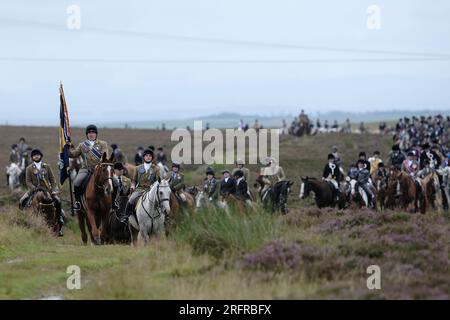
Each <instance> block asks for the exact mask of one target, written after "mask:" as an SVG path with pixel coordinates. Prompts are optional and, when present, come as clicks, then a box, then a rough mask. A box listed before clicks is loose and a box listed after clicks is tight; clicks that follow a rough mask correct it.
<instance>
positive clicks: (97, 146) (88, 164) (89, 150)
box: [69, 124, 108, 210]
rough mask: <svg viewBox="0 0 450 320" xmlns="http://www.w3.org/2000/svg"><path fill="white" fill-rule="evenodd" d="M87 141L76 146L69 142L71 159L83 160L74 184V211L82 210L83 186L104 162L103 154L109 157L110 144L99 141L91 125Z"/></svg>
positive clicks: (94, 127) (93, 126)
mask: <svg viewBox="0 0 450 320" xmlns="http://www.w3.org/2000/svg"><path fill="white" fill-rule="evenodd" d="M85 134H86V140H84V141H83V142H80V144H79V145H78V146H77V147H76V148H75V146H74V145H73V144H72V143H71V142H69V145H70V149H69V157H70V158H78V157H80V158H81V169H80V170H79V171H78V174H77V176H76V177H75V180H74V182H73V185H74V193H75V204H74V210H80V209H81V196H82V194H83V186H84V184H85V182H86V180H87V179H88V178H89V176H90V173H91V172H92V170H93V169H94V167H95V166H96V165H97V164H99V163H100V162H101V161H102V156H103V153H105V152H106V156H107V157H108V144H107V143H106V142H105V141H102V140H99V139H98V129H97V127H96V126H95V125H93V124H90V125H88V126H87V127H86V131H85Z"/></svg>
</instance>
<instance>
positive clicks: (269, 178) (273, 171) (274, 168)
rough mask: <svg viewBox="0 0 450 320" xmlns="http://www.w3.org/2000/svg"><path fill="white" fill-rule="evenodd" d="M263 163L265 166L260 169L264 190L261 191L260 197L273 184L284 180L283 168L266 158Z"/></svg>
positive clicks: (273, 160) (272, 159)
mask: <svg viewBox="0 0 450 320" xmlns="http://www.w3.org/2000/svg"><path fill="white" fill-rule="evenodd" d="M265 161H266V166H265V167H263V168H261V176H262V181H263V182H264V188H263V189H262V190H261V194H262V195H264V194H265V192H266V191H267V190H268V189H269V188H270V187H273V186H274V185H275V183H277V182H280V181H284V180H286V175H285V174H284V170H283V168H282V167H280V166H278V165H277V164H276V161H275V159H274V158H271V157H267V158H266V159H265Z"/></svg>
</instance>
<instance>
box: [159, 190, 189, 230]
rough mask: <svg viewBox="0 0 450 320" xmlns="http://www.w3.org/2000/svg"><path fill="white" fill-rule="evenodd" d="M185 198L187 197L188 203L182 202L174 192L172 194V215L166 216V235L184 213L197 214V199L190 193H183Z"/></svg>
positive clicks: (170, 202)
mask: <svg viewBox="0 0 450 320" xmlns="http://www.w3.org/2000/svg"><path fill="white" fill-rule="evenodd" d="M183 194H184V196H185V197H186V202H181V201H180V200H179V199H178V198H177V196H176V195H175V193H174V192H172V193H171V194H170V201H169V205H170V214H168V215H167V216H166V219H165V223H166V227H169V228H166V235H167V234H168V231H169V229H170V227H172V226H174V224H175V221H176V220H177V219H178V218H179V217H180V215H181V214H182V213H185V214H188V215H192V214H193V213H194V212H195V208H196V206H195V199H194V196H192V194H190V193H189V192H183Z"/></svg>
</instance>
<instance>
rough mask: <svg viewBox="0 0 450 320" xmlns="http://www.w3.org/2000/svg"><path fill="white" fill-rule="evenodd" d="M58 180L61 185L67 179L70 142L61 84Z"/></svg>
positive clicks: (67, 116) (65, 105) (67, 114)
mask: <svg viewBox="0 0 450 320" xmlns="http://www.w3.org/2000/svg"><path fill="white" fill-rule="evenodd" d="M59 101H60V109H59V119H60V125H59V182H60V183H61V185H62V184H63V183H64V181H66V179H67V168H68V167H69V145H68V144H67V142H70V135H71V132H70V126H69V113H68V111H67V104H66V98H65V97H64V89H63V86H62V84H61V86H60V87H59Z"/></svg>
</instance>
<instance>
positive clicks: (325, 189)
mask: <svg viewBox="0 0 450 320" xmlns="http://www.w3.org/2000/svg"><path fill="white" fill-rule="evenodd" d="M331 188H333V186H331V185H330V183H328V182H326V181H323V180H318V179H316V178H312V177H308V176H306V177H302V178H301V185H300V194H299V198H300V199H306V198H307V197H308V196H309V195H310V194H311V193H314V200H315V201H316V205H317V207H318V208H320V209H321V208H325V207H331V208H334V207H335V206H336V201H335V200H334V199H333V190H332V189H331ZM345 203H346V200H345V194H344V193H343V192H340V193H339V202H338V203H337V204H338V207H339V209H343V208H344V207H345Z"/></svg>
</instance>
